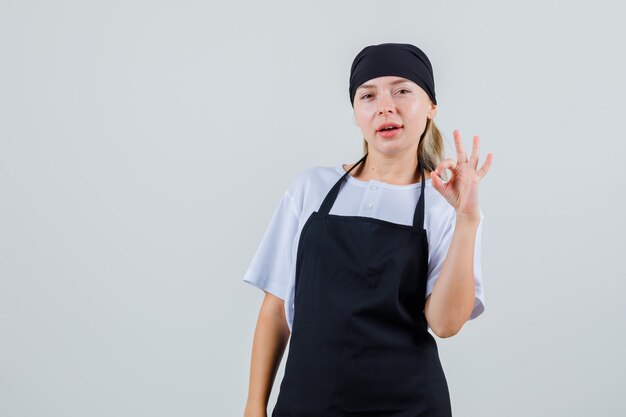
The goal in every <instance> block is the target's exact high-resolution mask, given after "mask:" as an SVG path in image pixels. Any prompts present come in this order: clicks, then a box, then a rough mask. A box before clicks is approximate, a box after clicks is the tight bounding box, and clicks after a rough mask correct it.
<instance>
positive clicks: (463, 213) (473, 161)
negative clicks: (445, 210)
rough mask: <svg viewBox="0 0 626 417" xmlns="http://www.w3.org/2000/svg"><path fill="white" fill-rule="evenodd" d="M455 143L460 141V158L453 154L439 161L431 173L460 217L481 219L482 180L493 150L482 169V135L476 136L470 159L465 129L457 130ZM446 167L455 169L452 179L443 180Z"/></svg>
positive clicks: (458, 148) (434, 182) (458, 151)
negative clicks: (480, 191) (463, 137)
mask: <svg viewBox="0 0 626 417" xmlns="http://www.w3.org/2000/svg"><path fill="white" fill-rule="evenodd" d="M453 134H454V143H455V145H456V155H457V160H456V161H455V160H454V159H452V158H447V159H444V160H443V161H441V162H439V163H438V164H437V166H436V167H435V170H434V171H432V172H431V173H430V175H431V178H432V181H431V183H432V185H433V187H435V189H436V190H437V191H439V192H440V193H441V195H443V196H444V197H445V199H446V200H447V201H448V203H450V204H451V205H452V207H454V209H455V210H456V214H457V218H459V217H462V218H464V219H469V220H473V221H477V222H478V221H480V209H479V207H478V183H479V182H480V180H481V179H482V178H483V177H484V176H485V175H487V172H488V171H489V167H490V166H491V162H492V161H493V154H492V153H488V154H487V158H486V159H485V163H484V164H483V166H482V168H480V169H479V170H477V169H476V167H477V166H478V157H479V155H478V148H479V146H478V145H479V143H480V139H479V138H478V136H474V145H473V147H472V155H471V156H470V158H469V159H467V155H466V154H465V150H464V149H463V143H462V141H461V133H460V132H459V131H458V130H455V131H454V132H453ZM444 169H449V170H450V171H452V176H451V178H450V180H448V182H443V180H442V179H441V177H440V176H439V174H440V173H441V172H443V170H444Z"/></svg>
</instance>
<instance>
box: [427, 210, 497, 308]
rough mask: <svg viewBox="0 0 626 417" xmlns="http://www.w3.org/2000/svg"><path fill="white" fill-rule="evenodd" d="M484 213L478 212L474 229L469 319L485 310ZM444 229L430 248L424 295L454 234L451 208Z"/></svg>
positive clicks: (439, 271) (436, 274) (437, 272)
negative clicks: (482, 263) (483, 269)
mask: <svg viewBox="0 0 626 417" xmlns="http://www.w3.org/2000/svg"><path fill="white" fill-rule="evenodd" d="M484 217H485V216H484V215H483V213H482V210H481V212H480V223H479V224H478V229H477V230H476V241H475V244H474V289H475V291H474V296H475V300H474V309H473V310H472V313H471V315H470V320H473V319H475V318H476V317H478V316H480V315H481V314H482V313H483V311H485V294H484V289H483V279H482V265H481V246H482V225H483V219H484ZM444 224H445V226H444V227H445V229H444V231H443V234H442V236H441V239H440V240H439V241H438V242H435V243H434V247H432V248H430V249H429V250H430V251H431V255H430V259H429V263H428V280H427V282H426V296H427V297H428V295H430V293H431V292H432V291H433V288H434V286H435V281H436V280H437V278H438V277H439V274H440V273H441V267H442V266H443V262H444V260H445V259H446V255H447V253H448V248H449V247H450V243H451V241H452V235H453V234H454V227H455V225H456V212H454V210H452V215H451V216H450V217H449V218H448V219H447V221H446V222H445V223H444Z"/></svg>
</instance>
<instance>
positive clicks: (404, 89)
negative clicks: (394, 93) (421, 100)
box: [399, 88, 410, 93]
mask: <svg viewBox="0 0 626 417" xmlns="http://www.w3.org/2000/svg"><path fill="white" fill-rule="evenodd" d="M399 91H400V92H402V91H406V92H407V93H410V91H409V90H407V89H406V88H403V89H401V90H399Z"/></svg>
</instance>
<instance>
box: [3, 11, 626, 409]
mask: <svg viewBox="0 0 626 417" xmlns="http://www.w3.org/2000/svg"><path fill="white" fill-rule="evenodd" d="M620 8H621V6H620V5H619V3H618V2H614V1H594V2H582V1H557V0H541V1H537V0H533V1H526V2H501V1H485V0H483V1H474V2H462V1H431V2H424V1H414V0H412V1H389V2H380V1H362V0H361V1H334V2H329V1H326V2H324V1H319V0H317V1H315V2H313V1H310V2H298V1H281V2H278V1H262V2H260V1H259V2H254V1H249V2H236V1H231V2H226V1H223V2H217V1H186V0H183V1H181V0H178V1H139V0H125V1H118V0H114V1H111V0H108V1H98V2H96V1H52V2H51V1H24V0H20V1H17V0H15V1H8V0H0V416H3V417H5V416H6V417H23V416H29V417H30V416H64V417H74V416H75V417H84V416H90V417H99V416H116V417H117V416H133V417H136V416H150V417H157V416H185V417H191V416H211V417H213V416H216V417H222V416H241V415H242V414H243V409H244V405H245V401H246V395H247V389H248V376H249V367H250V354H251V349H252V340H253V332H254V328H255V325H256V319H257V314H258V310H259V307H260V305H261V301H262V299H263V292H262V291H260V290H259V289H257V288H255V287H253V286H250V285H249V284H247V283H244V282H243V281H242V277H243V274H244V272H245V270H246V268H247V267H248V264H249V262H250V261H251V259H252V256H253V254H254V252H255V251H256V248H257V247H258V244H259V243H260V240H261V237H262V235H263V232H264V231H265V229H266V227H267V225H268V223H269V220H270V217H271V214H272V212H273V211H274V209H275V207H276V205H277V204H278V201H279V199H280V196H281V195H282V193H283V192H284V190H285V188H286V187H287V185H288V184H289V182H290V181H291V180H292V179H293V178H294V177H295V176H296V175H297V174H298V173H299V172H301V171H302V170H304V169H306V168H309V167H313V166H335V165H338V164H340V163H353V162H356V161H357V160H358V158H359V157H360V156H361V151H362V148H361V144H362V137H361V136H360V131H359V130H358V128H357V127H356V126H355V125H354V121H353V118H352V108H351V107H350V101H349V97H348V77H349V71H350V64H351V62H352V60H353V58H354V56H355V55H356V54H357V53H358V52H359V51H360V50H361V49H362V48H363V47H365V46H367V45H370V44H378V43H384V42H400V43H405V42H406V43H413V44H415V45H417V46H419V47H420V48H422V49H423V50H424V51H425V52H426V54H427V55H428V56H429V58H430V59H431V61H432V64H433V68H434V78H435V85H436V94H437V100H438V102H439V111H438V114H437V116H436V119H435V120H436V122H437V123H438V125H439V127H440V129H441V130H442V132H443V134H444V135H445V139H446V146H447V149H446V155H447V156H449V157H454V156H455V155H456V154H455V149H454V142H453V136H452V131H453V130H454V129H459V130H460V131H461V135H462V137H463V142H464V144H465V146H466V148H467V149H471V138H472V136H473V135H479V136H480V138H481V159H480V162H479V164H480V165H481V166H482V163H483V162H484V158H485V156H486V154H487V152H493V154H494V162H493V164H492V166H491V170H490V172H489V173H488V174H487V176H486V177H485V178H484V180H483V181H482V182H481V184H480V205H481V209H482V210H483V212H484V214H485V220H484V224H483V260H482V267H483V282H484V286H485V297H486V310H485V312H484V313H483V315H481V316H480V317H479V318H477V319H476V320H473V321H471V322H469V323H467V324H466V325H465V326H464V327H463V329H462V330H461V332H460V333H459V334H457V335H456V336H454V337H452V338H449V339H438V338H437V343H438V347H439V352H440V357H441V361H442V364H443V367H444V370H445V372H446V376H447V380H448V384H449V388H450V394H451V399H452V407H453V412H454V416H455V417H474V416H476V417H478V416H480V417H491V416H493V417H501V416H508V417H517V416H568V417H573V416H585V417H587V416H606V417H608V416H623V415H625V414H626V405H625V403H624V400H623V390H624V386H626V376H625V375H626V366H625V360H624V352H626V337H625V336H626V323H625V317H626V303H625V302H624V293H625V290H626V284H625V280H626V276H625V273H624V271H625V270H626V261H625V259H626V256H624V250H625V249H626V247H625V245H624V236H625V234H626V227H625V225H626V222H625V220H624V213H626V203H625V199H624V185H625V184H624V174H625V169H624V166H625V164H626V162H625V158H626V146H625V141H626V137H625V135H624V130H623V127H622V126H623V120H624V110H625V108H626V107H625V106H626V100H625V97H626V86H625V82H624V74H625V73H626V57H625V54H624V45H625V44H626V29H625V27H624V24H623V10H622V9H620ZM287 353H288V351H287V352H285V356H284V357H283V362H282V363H281V367H280V369H279V372H278V375H277V378H276V381H275V385H274V389H273V390H272V395H271V397H270V401H269V406H268V412H270V413H271V410H272V408H273V405H274V403H275V400H276V396H277V394H278V384H279V383H280V381H281V378H282V374H283V371H284V359H285V358H286V355H287Z"/></svg>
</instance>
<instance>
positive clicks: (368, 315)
mask: <svg viewBox="0 0 626 417" xmlns="http://www.w3.org/2000/svg"><path fill="white" fill-rule="evenodd" d="M349 92H350V100H351V102H352V106H353V108H354V115H355V121H356V124H357V126H358V127H359V128H360V129H361V132H362V133H363V138H364V155H363V157H362V158H361V159H360V160H359V161H358V162H356V163H355V164H352V165H347V166H346V165H343V164H342V165H340V166H339V167H314V168H310V169H307V170H305V171H303V172H302V173H300V174H299V175H298V176H297V177H296V178H295V180H293V181H292V183H291V184H290V185H289V188H288V189H287V191H286V192H285V194H284V195H283V198H282V200H281V202H280V204H279V206H278V208H277V209H276V211H275V213H274V216H273V217H272V220H271V223H270V226H269V228H268V229H267V231H266V233H265V235H264V237H263V240H262V241H261V245H260V247H259V249H258V250H257V253H256V255H255V257H254V259H253V261H252V264H251V265H250V268H249V269H248V271H247V272H246V275H245V277H244V281H246V282H249V283H251V284H253V285H255V286H257V287H259V288H261V289H263V290H264V291H265V293H266V296H265V300H264V302H263V305H262V307H261V312H260V314H259V320H258V323H257V328H256V331H255V336H254V344H253V352H252V363H251V369H250V384H249V394H248V402H247V404H246V410H245V416H246V417H252V416H266V408H267V401H268V398H269V394H270V390H271V386H272V384H273V382H274V378H275V375H276V371H277V368H278V364H279V363H280V359H281V358H282V355H283V353H284V349H285V347H286V344H287V341H288V340H289V338H290V337H291V339H290V341H289V355H288V357H287V362H286V365H285V375H284V378H283V380H282V382H281V385H280V391H279V394H278V399H277V403H276V406H275V408H274V410H273V412H272V417H305V416H306V417H309V416H310V417H313V416H315V417H326V416H371V417H373V416H376V417H382V416H389V417H391V416H394V417H401V416H402V417H418V416H451V414H452V413H451V405H450V398H449V392H448V386H447V382H446V378H445V375H444V372H443V369H442V366H441V363H440V362H439V356H438V350H437V345H436V342H435V339H434V337H433V336H432V335H431V333H429V332H428V329H429V328H430V329H431V330H432V331H433V332H434V333H435V334H436V335H437V336H439V337H450V336H453V335H454V334H456V333H457V332H458V331H459V330H460V329H461V327H462V326H463V324H464V323H465V322H466V321H467V320H470V319H474V318H476V317H477V316H478V315H480V314H481V313H482V312H483V311H484V292H483V289H482V280H481V271H480V231H481V224H482V222H481V219H482V218H483V217H484V216H483V215H482V212H481V210H480V208H479V205H478V184H479V181H480V180H481V179H482V178H483V177H484V176H485V175H486V173H487V171H488V169H489V166H490V165H491V161H492V159H493V155H492V154H488V155H487V158H486V161H485V163H484V164H483V167H482V168H480V169H477V165H478V158H479V155H478V151H479V139H478V137H477V136H475V137H474V142H473V148H472V153H471V155H470V157H469V158H468V157H467V156H466V153H465V150H464V149H463V145H462V142H461V136H460V134H459V132H458V131H454V138H455V144H456V152H457V160H456V161H455V160H454V159H451V158H448V159H443V160H442V156H443V155H442V154H443V140H442V136H441V134H440V133H439V130H438V129H437V128H436V126H435V124H434V122H433V118H434V117H435V115H436V113H437V102H436V98H435V88H434V78H433V72H432V67H431V64H430V61H429V60H428V58H427V57H426V55H425V54H424V52H423V51H422V50H420V49H419V48H417V47H416V46H414V45H410V44H396V43H387V44H380V45H372V46H368V47H366V48H364V49H363V50H362V51H361V52H360V53H359V54H358V55H357V56H356V58H355V59H354V62H353V64H352V68H351V75H350V89H349ZM357 167H358V169H355V168H357ZM335 168H336V169H335ZM445 169H449V170H450V171H451V172H452V177H451V178H450V179H449V180H448V181H447V182H444V181H443V180H442V178H441V175H442V174H443V173H444V170H445Z"/></svg>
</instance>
